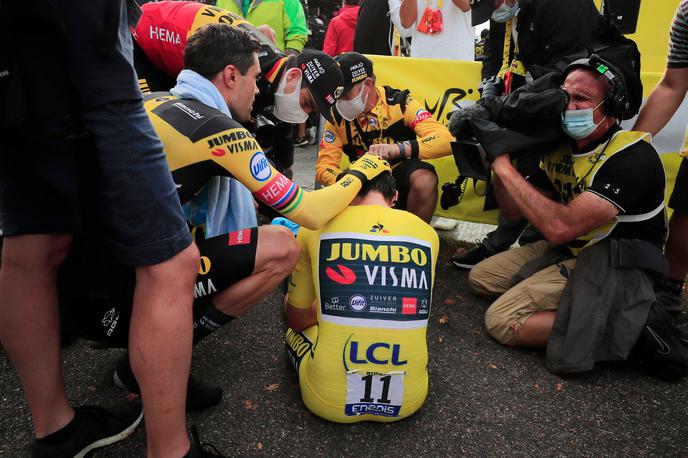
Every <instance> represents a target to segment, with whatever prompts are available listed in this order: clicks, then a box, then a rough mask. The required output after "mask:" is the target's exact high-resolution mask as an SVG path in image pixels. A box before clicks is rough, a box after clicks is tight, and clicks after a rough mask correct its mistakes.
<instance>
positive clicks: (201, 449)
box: [184, 426, 224, 458]
mask: <svg viewBox="0 0 688 458" xmlns="http://www.w3.org/2000/svg"><path fill="white" fill-rule="evenodd" d="M209 456H210V457H212V456H219V457H224V455H223V454H221V453H220V451H219V450H218V449H217V448H216V447H215V446H214V445H212V444H208V443H205V444H203V443H201V440H200V438H199V437H198V429H197V428H196V426H191V449H189V453H187V454H186V455H184V458H205V457H209Z"/></svg>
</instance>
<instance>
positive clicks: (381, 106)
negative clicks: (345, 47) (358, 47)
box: [315, 52, 452, 222]
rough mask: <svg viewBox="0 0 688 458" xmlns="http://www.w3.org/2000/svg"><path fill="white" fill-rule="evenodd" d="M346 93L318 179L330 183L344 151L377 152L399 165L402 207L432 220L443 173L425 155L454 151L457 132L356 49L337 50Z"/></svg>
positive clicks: (321, 155) (323, 147)
mask: <svg viewBox="0 0 688 458" xmlns="http://www.w3.org/2000/svg"><path fill="white" fill-rule="evenodd" d="M336 60H337V62H338V63H339V66H340V67H341V70H342V74H343V75H344V93H343V94H342V96H341V97H340V98H339V100H337V103H336V105H337V111H336V112H335V113H334V120H333V121H330V122H328V123H326V124H325V130H324V132H323V137H322V141H321V142H320V151H319V152H318V159H317V160H316V163H315V174H316V180H317V181H318V182H320V183H322V184H325V185H330V184H332V183H334V182H335V179H336V177H337V175H338V174H339V171H340V162H341V160H342V156H343V155H346V156H347V157H348V158H349V160H356V159H357V158H358V157H360V156H361V155H362V154H364V153H371V154H375V155H378V156H380V157H382V158H383V159H385V160H388V161H389V162H390V163H391V164H392V166H393V167H394V171H393V174H394V178H395V180H396V183H397V188H398V189H399V202H398V203H397V207H398V208H400V209H403V210H408V211H410V212H411V213H413V214H415V215H417V216H418V217H420V218H421V219H423V220H424V221H426V222H430V219H431V218H432V215H433V213H434V212H435V205H436V203H437V174H436V173H435V168H434V167H433V166H432V165H431V164H430V163H428V162H424V161H423V159H431V158H438V157H442V156H446V155H449V154H451V146H450V143H451V141H452V136H451V134H450V133H449V130H447V127H446V126H444V125H442V124H440V123H439V122H437V120H435V119H434V118H433V117H432V114H430V112H428V111H427V110H426V109H425V108H424V107H423V105H421V104H420V103H419V102H418V101H416V100H414V99H413V98H412V97H411V94H410V92H409V91H408V90H403V91H402V90H399V89H394V88H391V87H389V86H378V85H376V80H375V74H374V72H373V63H372V62H371V61H370V59H368V58H367V57H365V56H363V55H362V54H359V53H356V52H347V53H344V54H340V55H339V56H337V59H336Z"/></svg>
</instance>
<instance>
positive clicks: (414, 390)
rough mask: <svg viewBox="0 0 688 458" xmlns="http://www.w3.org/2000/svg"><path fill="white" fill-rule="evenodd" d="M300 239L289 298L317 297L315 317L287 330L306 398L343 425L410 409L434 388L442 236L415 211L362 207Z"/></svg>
mask: <svg viewBox="0 0 688 458" xmlns="http://www.w3.org/2000/svg"><path fill="white" fill-rule="evenodd" d="M298 240H299V242H300V244H301V253H300V256H299V261H298V263H297V266H296V268H295V270H294V272H293V274H292V277H291V281H290V286H289V304H290V306H293V307H297V308H303V309H308V308H309V307H312V304H313V301H314V299H316V298H317V304H318V308H317V321H318V322H317V325H316V326H312V327H310V328H308V329H306V330H304V331H303V332H299V333H297V332H294V331H293V330H291V329H290V330H289V331H287V336H286V338H287V349H288V351H289V354H290V356H291V358H292V361H293V362H294V364H295V366H296V367H297V370H298V372H299V382H300V385H301V395H302V397H303V402H304V403H305V404H306V406H307V407H308V408H309V409H310V410H311V411H312V412H313V413H315V414H317V415H318V416H320V417H322V418H325V419H327V420H330V421H335V422H341V423H352V422H358V421H364V420H371V421H380V422H388V421H396V420H400V419H402V418H405V417H407V416H409V415H411V414H413V413H414V412H415V411H417V410H418V409H419V408H420V407H421V406H422V405H423V402H424V401H425V398H426V395H427V390H428V354H427V345H426V330H427V324H428V317H429V314H430V304H431V300H432V287H433V281H434V271H435V263H436V260H437V253H438V249H439V241H438V237H437V234H436V233H435V231H434V230H433V229H432V228H431V227H430V226H428V225H427V224H426V223H424V222H423V221H422V220H421V219H420V218H418V217H416V216H415V215H413V214H411V213H407V212H404V211H400V210H394V209H391V208H388V207H382V206H378V205H361V206H351V207H349V208H347V209H346V210H344V211H343V212H342V213H340V214H339V215H338V216H337V217H336V218H334V219H333V220H332V221H330V222H329V223H328V224H327V225H326V226H325V227H324V228H323V229H322V230H320V231H309V230H305V229H301V230H300V231H299V235H298Z"/></svg>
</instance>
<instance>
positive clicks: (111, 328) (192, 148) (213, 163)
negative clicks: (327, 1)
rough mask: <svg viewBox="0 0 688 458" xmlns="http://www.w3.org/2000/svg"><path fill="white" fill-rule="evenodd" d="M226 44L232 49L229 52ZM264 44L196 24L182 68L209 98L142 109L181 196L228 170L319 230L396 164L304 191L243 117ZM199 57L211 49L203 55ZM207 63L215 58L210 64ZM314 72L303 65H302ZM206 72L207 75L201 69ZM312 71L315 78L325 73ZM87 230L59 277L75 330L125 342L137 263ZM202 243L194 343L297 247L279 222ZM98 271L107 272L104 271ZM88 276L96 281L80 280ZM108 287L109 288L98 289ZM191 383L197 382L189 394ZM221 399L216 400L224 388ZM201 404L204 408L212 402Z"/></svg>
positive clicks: (362, 163) (251, 299) (285, 270)
mask: <svg viewBox="0 0 688 458" xmlns="http://www.w3.org/2000/svg"><path fill="white" fill-rule="evenodd" d="M225 46H226V47H225ZM227 49H230V50H231V52H229V53H228V54H227V53H223V52H225V51H226V50H227ZM259 49H260V48H259V46H258V43H257V42H256V41H255V39H254V38H252V37H251V36H250V35H249V34H248V32H246V31H243V30H240V29H237V28H233V27H230V26H227V25H223V24H210V25H207V26H205V27H203V28H201V29H199V30H198V31H197V32H196V33H195V34H194V35H193V36H192V37H190V38H189V44H188V45H187V56H186V57H188V59H187V63H188V64H189V65H187V67H188V68H187V69H185V70H184V71H183V72H182V73H184V72H187V73H186V75H189V74H192V75H195V76H194V79H192V80H189V81H191V83H189V84H190V85H197V86H198V87H200V88H202V90H201V91H199V92H198V95H199V98H201V99H203V101H200V100H195V99H191V98H188V99H186V98H185V99H182V98H178V97H174V96H172V95H170V94H169V93H154V94H150V95H149V96H148V97H147V98H146V100H145V102H144V108H145V109H146V112H147V113H148V115H149V117H150V120H151V122H152V124H153V127H154V129H155V131H156V133H157V135H158V136H159V137H160V139H161V140H162V143H163V150H164V153H165V155H166V158H167V162H168V164H169V168H170V170H171V172H172V178H173V179H174V182H175V183H176V185H177V191H178V194H179V198H180V200H181V202H182V203H186V202H187V201H188V200H189V199H191V198H192V197H193V196H194V195H195V194H196V193H197V192H198V191H199V190H200V189H201V188H202V187H203V186H204V185H205V184H206V183H207V182H208V180H209V179H210V178H211V177H212V176H215V175H225V176H231V177H233V178H235V179H236V180H238V181H239V182H241V183H242V184H243V185H244V186H246V187H247V188H248V189H249V190H250V191H251V192H252V193H253V195H254V196H255V198H256V199H259V200H260V201H262V202H264V203H265V204H267V205H269V206H270V207H272V208H274V209H276V210H278V211H280V212H281V213H282V214H284V215H285V216H287V217H288V218H290V219H291V220H293V221H294V222H296V223H298V224H300V225H303V226H305V227H310V228H313V229H317V228H319V227H321V226H323V225H324V224H325V223H327V221H329V220H330V219H331V218H332V217H334V216H335V215H336V214H337V213H339V212H340V211H341V210H342V209H344V208H345V207H346V206H347V205H348V204H349V203H350V202H351V200H352V199H353V198H354V197H355V196H356V194H357V193H358V191H359V189H360V188H361V186H362V185H363V184H364V183H365V182H366V181H367V180H368V179H370V178H372V177H374V176H376V175H377V174H379V173H380V172H383V171H389V166H388V165H386V164H385V163H384V162H383V161H382V160H381V159H380V158H378V157H375V156H366V157H363V158H361V159H360V160H359V161H357V162H356V163H355V164H353V165H352V168H351V170H350V171H349V173H348V174H347V175H346V176H345V177H344V178H343V179H342V180H341V181H340V183H338V184H337V185H335V186H331V187H329V188H328V189H322V190H318V191H314V192H303V191H302V190H301V189H300V188H299V187H298V186H297V185H296V184H295V183H293V182H292V181H291V180H289V179H288V178H287V177H285V176H284V175H282V174H281V173H279V172H277V171H276V170H275V169H274V168H273V167H272V166H271V165H270V164H269V162H268V161H267V158H266V157H265V154H264V153H263V152H262V151H261V148H260V146H259V145H258V143H257V142H256V141H255V139H254V138H253V137H252V136H251V134H250V133H249V132H248V131H247V130H246V129H244V128H243V127H242V126H241V124H239V122H238V121H243V120H246V119H247V118H248V117H249V114H250V112H251V106H252V103H253V96H254V94H255V93H256V92H257V89H256V78H257V75H258V74H259V66H258V59H257V56H256V52H257V51H258V50H259ZM201 56H203V57H206V58H205V59H200V58H199V57H201ZM198 62H202V63H205V64H199V63H198ZM204 65H209V66H210V70H209V69H208V68H206V67H205V66H204ZM192 68H193V69H192ZM213 68H215V69H216V70H213ZM308 72H309V70H308V71H307V70H305V71H304V74H306V73H308ZM206 74H209V75H210V77H209V78H205V77H203V76H201V75H206ZM308 74H309V75H310V76H311V77H312V78H313V79H314V80H315V79H317V78H320V77H323V75H324V73H319V74H318V75H317V76H314V75H313V74H311V73H308ZM220 100H221V102H220ZM207 103H217V104H220V103H222V104H225V107H224V108H225V109H228V111H231V114H232V115H233V116H234V118H236V120H235V119H232V117H230V116H229V115H228V114H227V113H226V112H225V111H223V110H221V109H220V108H222V107H219V106H217V105H216V106H215V107H214V106H210V105H208V104H207ZM88 234H89V235H91V236H92V238H94V239H96V240H86V242H85V246H84V247H83V248H82V249H81V250H80V252H78V253H73V254H72V258H73V259H72V260H71V261H73V262H71V263H69V265H70V269H71V271H70V272H66V273H65V272H63V273H64V274H65V275H63V276H62V281H61V282H60V285H59V287H60V293H61V297H62V298H64V300H62V301H61V302H62V304H61V305H62V306H63V311H64V312H65V314H66V315H68V316H69V318H70V321H72V322H76V328H77V329H76V332H77V334H79V335H83V336H84V337H89V338H95V339H97V340H104V341H106V343H107V344H109V345H114V346H117V345H121V342H122V341H124V342H126V339H122V338H120V337H122V336H126V335H127V334H128V323H129V317H130V315H131V300H132V299H131V295H130V294H129V292H131V291H132V288H133V286H132V283H131V282H130V279H131V273H132V272H131V269H122V268H121V266H119V265H117V263H116V261H112V260H111V259H110V256H109V255H108V253H107V252H105V253H104V254H102V256H100V252H101V250H100V246H99V240H97V239H98V238H99V234H100V232H99V229H98V228H91V230H89V231H88ZM198 247H199V251H200V252H201V265H200V269H199V272H198V276H197V279H196V287H195V301H194V317H193V319H194V342H198V341H199V340H200V339H202V338H203V337H205V336H207V335H208V334H210V333H212V332H214V331H215V330H217V329H218V328H220V327H221V326H222V325H224V324H225V323H227V322H229V321H231V320H232V319H233V318H236V317H238V316H240V315H242V314H243V313H245V312H246V311H248V310H250V308H251V307H253V305H255V304H256V303H257V302H258V301H260V300H261V299H262V298H263V297H265V296H266V295H267V294H269V293H270V292H271V291H272V290H273V289H274V288H275V287H276V286H277V285H278V284H279V283H280V282H281V281H282V280H283V279H284V278H285V277H286V276H287V275H288V274H289V272H291V270H292V268H293V266H294V265H295V263H296V260H297V256H298V244H297V243H296V241H295V239H294V237H293V235H292V234H291V232H289V230H288V229H286V228H284V227H279V226H264V227H258V228H255V227H254V228H242V229H240V230H238V231H234V232H231V233H229V234H224V235H218V236H216V237H212V238H208V239H207V240H199V241H198ZM122 270H124V271H123V272H122ZM112 273H115V274H116V275H112ZM99 274H101V275H100V277H103V278H98V275H99ZM85 279H89V281H85ZM91 279H93V281H90V280H91ZM97 281H100V283H102V289H99V286H96V288H95V291H92V287H93V283H94V282H97ZM83 284H88V285H89V287H88V288H83V287H81V286H80V285H83ZM103 290H105V293H104V294H101V293H102V291H103ZM104 323H107V325H105V326H104ZM94 330H95V332H94ZM130 372H131V369H130V368H129V367H128V361H127V360H126V359H124V363H123V364H120V365H119V366H118V369H117V379H118V380H119V382H121V383H118V384H120V385H123V386H125V387H126V388H128V389H129V390H131V391H136V390H137V389H138V386H137V385H136V381H135V379H133V375H132V376H131V378H129V379H128V380H126V379H127V378H128V377H126V376H125V374H126V375H128V374H129V373H130ZM196 385H198V384H196ZM192 388H193V387H192V383H191V382H190V383H189V398H191V397H192V391H193V390H192ZM214 400H215V402H217V401H219V397H217V396H216V397H215V398H214ZM196 406H197V408H204V407H207V406H208V403H201V404H198V403H197V404H196ZM189 407H190V408H191V406H189Z"/></svg>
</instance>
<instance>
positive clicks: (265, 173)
mask: <svg viewBox="0 0 688 458" xmlns="http://www.w3.org/2000/svg"><path fill="white" fill-rule="evenodd" d="M225 122H226V124H227V126H229V128H227V129H225V130H222V131H220V132H218V131H217V130H213V132H214V133H212V134H210V135H207V136H204V137H203V138H201V139H200V140H198V141H197V142H195V143H194V145H195V146H196V149H197V151H196V153H197V155H198V158H199V160H198V162H202V161H206V160H208V159H210V160H212V161H213V162H215V163H217V164H218V165H219V166H220V167H222V168H223V169H224V170H226V171H227V172H228V173H229V174H231V175H232V176H233V177H234V178H236V179H237V180H239V182H241V184H243V185H244V186H246V187H247V188H248V189H249V190H250V191H251V192H252V193H253V195H254V197H256V198H257V199H258V200H260V201H261V202H263V203H265V204H266V205H269V206H270V207H272V208H274V209H275V210H277V211H279V212H280V213H282V214H283V215H284V216H285V217H287V218H289V219H290V220H292V221H294V222H295V223H297V224H299V225H301V226H304V227H307V228H310V229H318V228H320V227H322V226H323V225H324V224H325V223H327V222H328V221H329V220H330V219H332V218H333V217H334V216H336V215H337V214H338V213H339V212H341V211H342V210H343V209H344V208H345V207H346V206H347V205H349V203H350V202H351V201H352V200H353V198H354V197H356V194H357V193H358V191H359V190H360V189H361V186H362V182H361V179H360V178H358V177H357V176H354V175H349V176H347V177H346V178H345V179H342V180H339V182H337V183H335V184H334V185H332V186H328V187H326V188H323V189H319V190H317V191H312V192H304V191H303V190H302V189H301V188H299V186H298V185H296V183H294V182H292V181H291V180H290V179H289V178H287V177H285V176H284V175H282V174H281V173H279V172H278V171H277V170H276V169H274V168H273V167H272V165H270V163H269V162H268V159H267V157H265V154H264V153H263V151H262V149H261V148H260V146H259V145H258V142H256V140H255V139H254V138H253V137H252V136H251V134H250V133H249V132H248V131H247V130H246V129H244V128H243V127H236V126H237V123H236V121H234V120H232V119H230V118H226V121H225ZM209 145H212V146H209ZM218 146H220V147H219V148H218Z"/></svg>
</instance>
